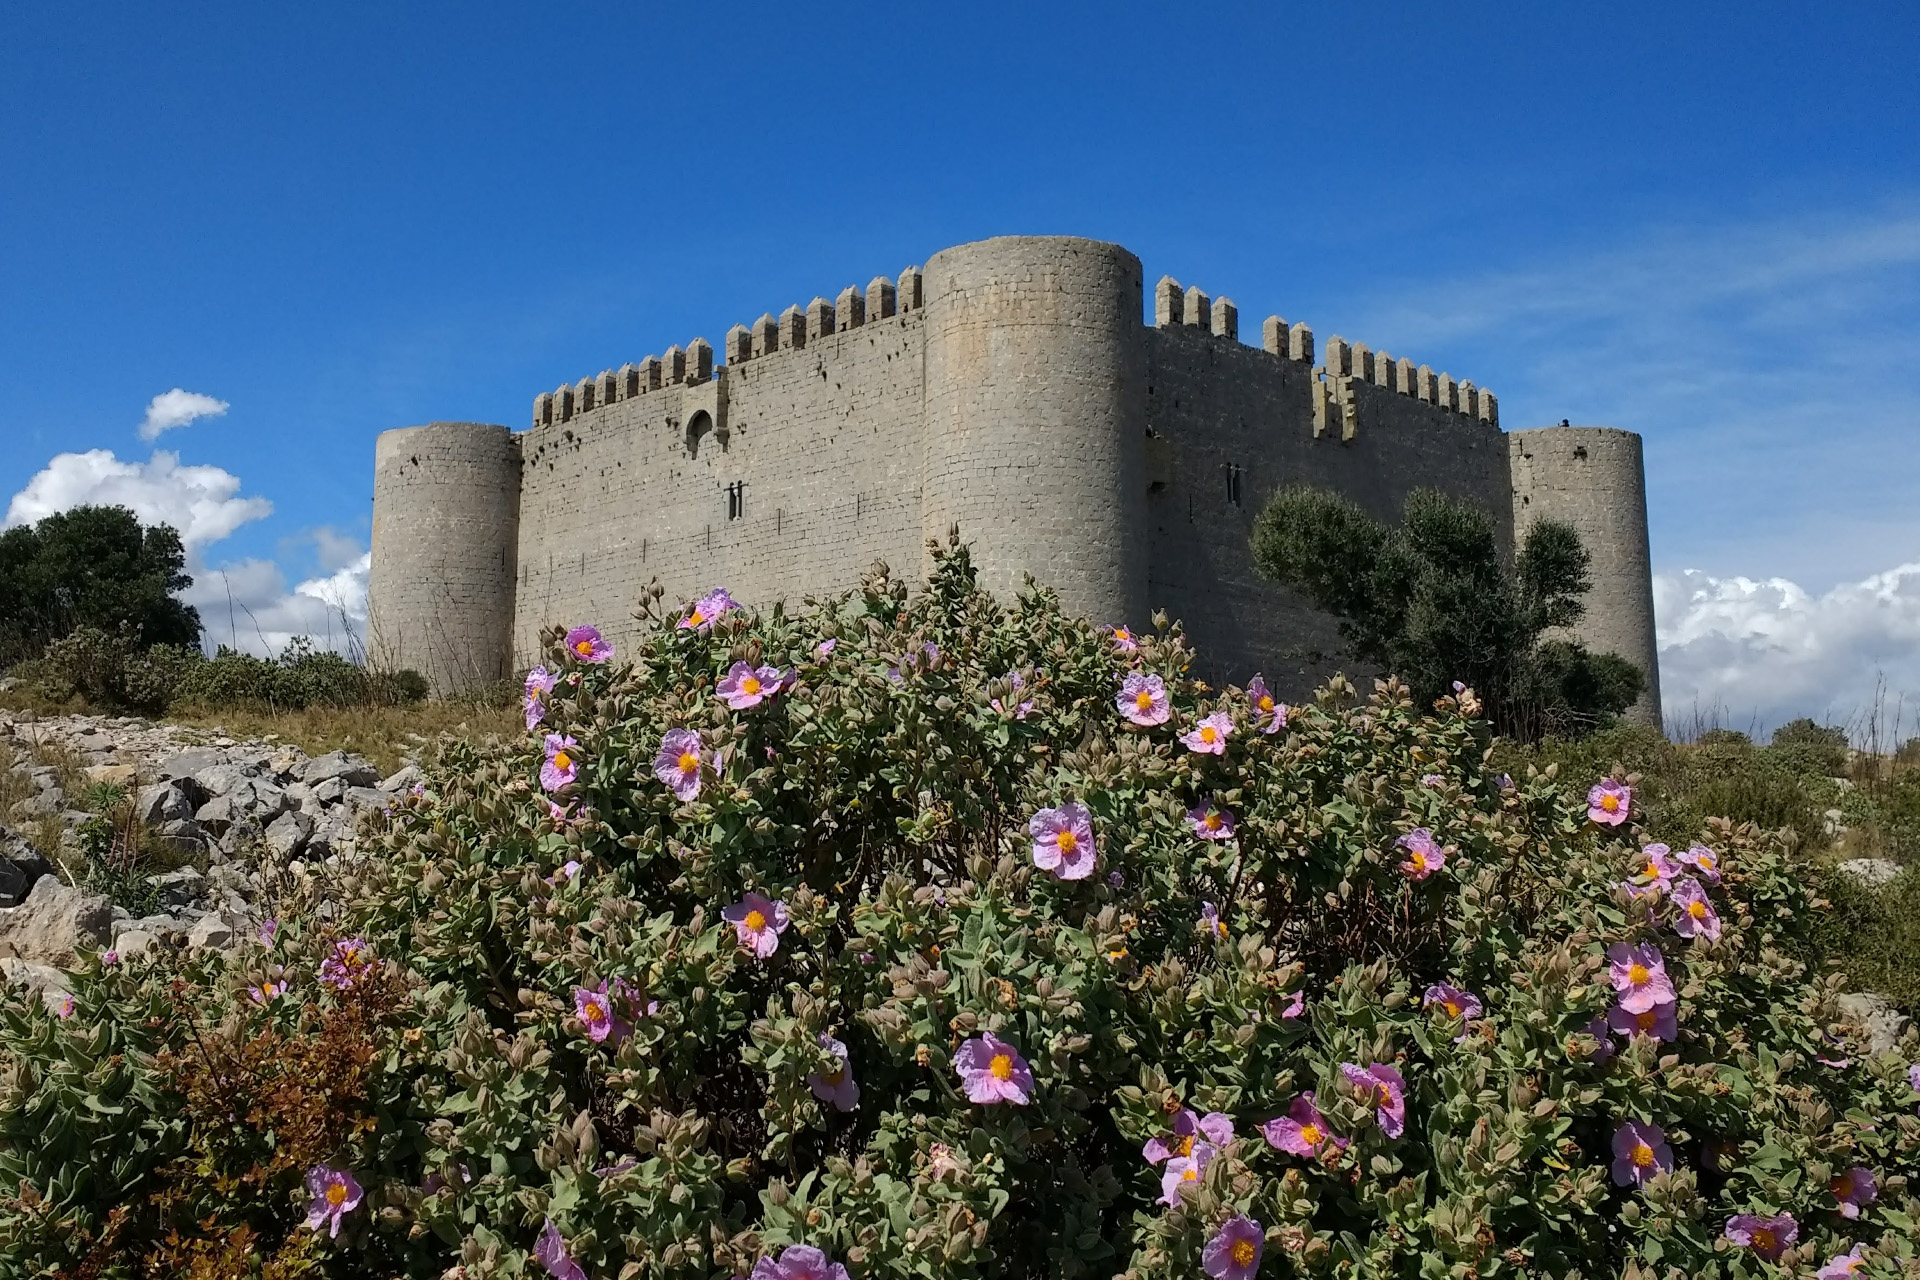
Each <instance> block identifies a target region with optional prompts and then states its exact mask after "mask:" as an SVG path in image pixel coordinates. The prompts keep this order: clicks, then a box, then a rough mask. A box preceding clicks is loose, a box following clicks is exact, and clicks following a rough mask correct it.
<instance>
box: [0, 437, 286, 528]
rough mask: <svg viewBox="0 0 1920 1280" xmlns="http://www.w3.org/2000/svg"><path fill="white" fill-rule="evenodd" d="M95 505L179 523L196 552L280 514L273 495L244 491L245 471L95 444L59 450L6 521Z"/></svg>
mask: <svg viewBox="0 0 1920 1280" xmlns="http://www.w3.org/2000/svg"><path fill="white" fill-rule="evenodd" d="M87 505H97V506H121V507H131V508H132V509H133V512H134V514H135V515H137V516H139V517H140V519H141V521H142V522H143V523H146V524H169V525H172V526H173V527H174V528H175V529H177V530H179V532H180V541H181V542H182V543H184V544H185V545H186V547H187V549H188V551H189V552H191V551H194V550H196V549H198V548H200V547H204V546H206V545H207V544H208V543H212V542H218V541H220V539H222V538H224V537H226V536H227V535H228V534H230V533H232V532H233V531H234V530H235V529H238V528H239V527H240V526H241V525H243V524H246V523H247V522H248V521H251V520H262V519H265V518H266V517H267V516H269V515H272V514H273V504H272V503H271V502H268V501H267V500H266V499H265V498H243V497H241V496H240V477H239V476H236V475H234V474H233V473H232V472H230V471H224V470H222V469H221V468H219V467H212V466H191V467H188V466H182V465H180V455H178V454H176V453H169V452H167V451H166V450H164V449H159V450H155V452H154V455H153V457H151V458H149V459H148V460H147V461H145V462H123V461H121V460H120V459H119V458H116V457H115V456H114V455H113V451H112V450H111V449H89V450H87V451H86V452H85V453H62V454H58V455H56V456H55V457H54V459H53V461H51V462H49V463H48V464H47V465H46V467H45V468H44V469H43V470H41V471H40V472H39V473H37V474H36V475H35V476H34V477H33V478H32V479H31V480H29V481H27V487H26V488H24V489H22V490H21V491H20V492H19V493H16V494H14V495H13V500H12V501H11V502H9V503H8V504H7V517H6V521H5V523H6V526H7V527H9V528H11V527H12V526H14V525H18V524H33V523H34V522H36V521H39V520H42V519H45V518H46V517H47V516H50V515H52V514H54V513H55V512H56V511H69V510H71V509H73V508H74V507H79V506H87Z"/></svg>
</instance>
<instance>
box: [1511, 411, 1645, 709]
mask: <svg viewBox="0 0 1920 1280" xmlns="http://www.w3.org/2000/svg"><path fill="white" fill-rule="evenodd" d="M1507 450H1508V455H1509V458H1510V462H1511V467H1512V474H1513V524H1514V533H1515V537H1516V540H1517V539H1518V538H1520V537H1524V536H1525V535H1526V532H1527V530H1528V529H1529V528H1531V527H1532V526H1533V524H1534V522H1536V521H1539V520H1560V521H1562V522H1564V523H1566V524H1570V525H1572V526H1573V527H1574V529H1575V530H1576V531H1577V532H1578V533H1579V534H1580V541H1581V542H1582V543H1584V544H1585V546H1586V548H1587V550H1588V552H1590V553H1591V554H1592V556H1593V570H1592V574H1593V590H1592V591H1590V592H1588V593H1587V598H1586V604H1587V613H1586V617H1584V618H1582V619H1581V620H1580V625H1579V626H1577V627H1575V628H1574V629H1573V631H1574V635H1575V636H1576V638H1578V639H1579V640H1580V641H1582V642H1583V643H1584V644H1585V645H1586V646H1587V647H1588V648H1589V649H1592V650H1594V651H1595V652H1598V653H1617V654H1619V655H1620V656H1621V657H1623V658H1625V659H1627V660H1628V661H1629V662H1632V663H1633V664H1634V665H1635V666H1637V667H1639V668H1640V670H1641V671H1642V672H1643V673H1644V674H1645V675H1646V677H1647V690H1646V692H1645V693H1644V694H1642V695H1641V696H1640V701H1639V702H1637V703H1635V704H1634V705H1633V707H1632V708H1631V709H1630V710H1629V711H1628V712H1627V714H1628V715H1629V716H1631V717H1633V718H1634V719H1636V720H1640V721H1642V722H1644V723H1647V724H1650V725H1652V726H1653V727H1655V728H1656V729H1657V728H1659V727H1660V647H1659V644H1658V642H1657V641H1656V640H1655V638H1654V630H1653V565H1652V557H1651V555H1650V553H1649V551H1648V549H1647V480H1646V470H1645V466H1644V464H1643V462H1642V460H1641V452H1640V437H1639V436H1638V435H1636V434H1635V433H1634V432H1631V431H1619V430H1616V429H1614V428H1612V427H1546V428H1542V429H1540V430H1537V431H1515V432H1511V433H1509V435H1508V436H1507Z"/></svg>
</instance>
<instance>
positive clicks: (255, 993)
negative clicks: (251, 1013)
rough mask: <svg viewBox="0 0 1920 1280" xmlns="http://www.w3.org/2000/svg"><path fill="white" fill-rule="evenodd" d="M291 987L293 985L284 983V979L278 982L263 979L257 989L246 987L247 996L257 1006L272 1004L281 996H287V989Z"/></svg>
mask: <svg viewBox="0 0 1920 1280" xmlns="http://www.w3.org/2000/svg"><path fill="white" fill-rule="evenodd" d="M292 985H293V984H292V983H290V982H288V981H286V980H285V979H284V978H283V979H281V980H280V981H279V982H275V981H274V980H273V979H271V978H267V979H264V980H263V981H262V982H261V983H260V985H259V986H257V987H248V988H247V995H248V997H249V998H250V999H252V1001H253V1002H254V1003H255V1004H258V1005H267V1004H272V1003H273V1002H274V1001H275V1000H278V999H279V998H280V997H281V996H283V995H285V994H287V988H288V987H290V986H292Z"/></svg>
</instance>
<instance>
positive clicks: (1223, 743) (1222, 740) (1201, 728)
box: [1180, 711, 1233, 756]
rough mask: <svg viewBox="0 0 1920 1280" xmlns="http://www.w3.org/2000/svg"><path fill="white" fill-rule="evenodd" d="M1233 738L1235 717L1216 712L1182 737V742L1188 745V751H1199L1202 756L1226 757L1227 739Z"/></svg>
mask: <svg viewBox="0 0 1920 1280" xmlns="http://www.w3.org/2000/svg"><path fill="white" fill-rule="evenodd" d="M1232 736H1233V717H1232V716H1230V715H1228V714H1227V713H1226V712H1224V711H1216V712H1214V713H1213V714H1212V715H1210V716H1208V717H1207V718H1206V719H1205V720H1202V721H1201V722H1200V723H1199V724H1197V725H1195V726H1193V728H1192V729H1191V730H1189V731H1188V732H1186V733H1183V734H1181V735H1180V741H1182V742H1184V743H1186V744H1187V750H1189V751H1198V752H1200V753H1201V754H1202V755H1209V756H1218V755H1225V754H1226V750H1227V739H1228V738H1231V737H1232Z"/></svg>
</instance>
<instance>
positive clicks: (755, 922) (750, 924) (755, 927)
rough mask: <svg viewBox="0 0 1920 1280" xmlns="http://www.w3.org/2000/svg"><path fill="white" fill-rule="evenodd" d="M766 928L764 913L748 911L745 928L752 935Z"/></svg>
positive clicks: (765, 915) (765, 914)
mask: <svg viewBox="0 0 1920 1280" xmlns="http://www.w3.org/2000/svg"><path fill="white" fill-rule="evenodd" d="M766 927H767V913H766V912H764V911H749V912H747V928H748V929H749V930H750V931H751V932H753V933H758V932H760V931H761V930H762V929H764V928H766Z"/></svg>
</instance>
